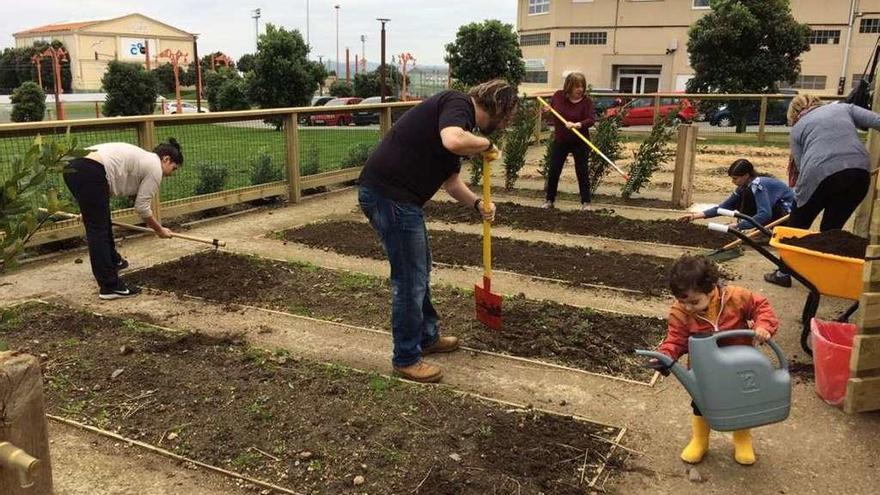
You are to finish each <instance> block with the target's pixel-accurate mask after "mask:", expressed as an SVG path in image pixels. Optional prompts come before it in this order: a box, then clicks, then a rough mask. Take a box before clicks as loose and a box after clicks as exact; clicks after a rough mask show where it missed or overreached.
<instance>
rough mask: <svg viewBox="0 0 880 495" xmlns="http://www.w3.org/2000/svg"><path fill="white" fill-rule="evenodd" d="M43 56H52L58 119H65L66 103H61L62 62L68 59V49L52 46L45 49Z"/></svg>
mask: <svg viewBox="0 0 880 495" xmlns="http://www.w3.org/2000/svg"><path fill="white" fill-rule="evenodd" d="M40 56H41V57H52V71H53V73H54V75H55V111H56V112H57V113H58V120H64V105H63V104H62V103H61V91H62V89H61V62H63V61H65V60H67V50H65V49H64V48H55V47H54V46H50V47H48V48H46V49H45V50H43V53H41V54H40Z"/></svg>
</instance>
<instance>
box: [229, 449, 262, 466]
mask: <svg viewBox="0 0 880 495" xmlns="http://www.w3.org/2000/svg"><path fill="white" fill-rule="evenodd" d="M259 460H260V456H259V454H256V453H254V452H251V451H245V452H241V453H239V454H238V455H237V456H235V458H234V459H232V465H233V466H235V467H237V468H246V467H250V466H254V465H256V464H257V462H259Z"/></svg>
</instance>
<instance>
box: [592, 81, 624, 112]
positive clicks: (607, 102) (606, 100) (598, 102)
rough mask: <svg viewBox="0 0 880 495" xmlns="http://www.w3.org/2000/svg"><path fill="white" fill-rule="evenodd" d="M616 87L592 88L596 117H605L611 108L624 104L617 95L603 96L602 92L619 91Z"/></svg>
mask: <svg viewBox="0 0 880 495" xmlns="http://www.w3.org/2000/svg"><path fill="white" fill-rule="evenodd" d="M617 92H618V91H617V90H616V89H605V88H593V89H591V90H590V98H592V99H593V108H595V110H596V117H603V116H604V115H605V112H606V111H608V109H609V108H612V107H617V106H620V105H622V104H623V102H622V101H621V100H620V98H618V97H616V96H602V93H610V94H613V93H617Z"/></svg>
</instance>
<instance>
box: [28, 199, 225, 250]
mask: <svg viewBox="0 0 880 495" xmlns="http://www.w3.org/2000/svg"><path fill="white" fill-rule="evenodd" d="M40 211H42V212H44V213H48V211H47V210H45V209H44V208H40ZM53 215H58V216H62V217H65V218H71V219H73V218H82V216H81V215H77V214H75V213H68V212H66V211H56V212H55V213H53ZM113 225H115V226H117V227H121V228H123V229H129V230H136V231H138V232H149V233H151V234H155V233H156V232H155V231H154V230H153V229H151V228H148V227H141V226H140V225H131V224H129V223H122V222H113ZM171 237H177V238H179V239H184V240H187V241H193V242H201V243H204V244H210V245H212V246H216V247H223V246H226V241H221V240H219V239H205V238H204V237H196V236H192V235H186V234H179V233H177V232H172V233H171Z"/></svg>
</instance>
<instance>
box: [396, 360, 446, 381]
mask: <svg viewBox="0 0 880 495" xmlns="http://www.w3.org/2000/svg"><path fill="white" fill-rule="evenodd" d="M394 374H395V375H397V376H399V377H401V378H405V379H407V380H412V381H414V382H421V383H436V382H439V381H440V379H441V378H443V370H442V369H440V367H439V366H437V365H434V364H428V363H426V362H425V361H424V360H419V362H417V363H416V364H411V365H409V366H404V367H402V368H398V367H396V366H395V367H394Z"/></svg>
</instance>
